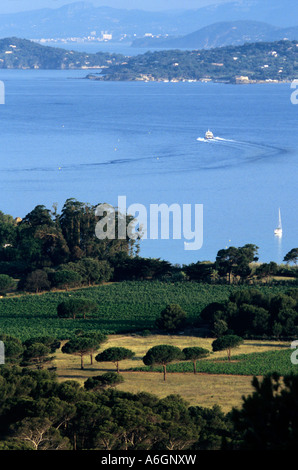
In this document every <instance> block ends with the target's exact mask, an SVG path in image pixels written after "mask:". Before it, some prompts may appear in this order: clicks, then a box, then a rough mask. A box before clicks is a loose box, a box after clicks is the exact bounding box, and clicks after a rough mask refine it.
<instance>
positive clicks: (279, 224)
mask: <svg viewBox="0 0 298 470" xmlns="http://www.w3.org/2000/svg"><path fill="white" fill-rule="evenodd" d="M274 233H275V235H277V236H279V237H281V236H282V225H281V215H280V209H279V210H278V226H277V228H276V229H275V230H274Z"/></svg>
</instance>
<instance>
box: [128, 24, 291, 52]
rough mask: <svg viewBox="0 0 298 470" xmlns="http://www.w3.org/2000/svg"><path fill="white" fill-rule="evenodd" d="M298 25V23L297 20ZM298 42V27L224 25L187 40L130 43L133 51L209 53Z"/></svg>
mask: <svg viewBox="0 0 298 470" xmlns="http://www.w3.org/2000/svg"><path fill="white" fill-rule="evenodd" d="M297 21H298V20H297ZM282 39H289V40H294V39H298V26H296V27H290V28H279V27H277V26H272V25H270V24H267V23H263V22H260V21H223V22H219V23H214V24H212V25H210V26H205V27H204V28H201V29H199V30H198V31H195V32H193V33H191V34H187V35H186V36H182V37H177V38H172V37H167V38H158V37H145V38H138V39H136V40H134V41H133V43H132V45H133V46H134V47H148V48H152V47H157V48H167V49H180V48H181V49H211V48H213V47H222V46H228V45H241V44H244V43H246V42H258V41H268V42H272V41H279V40H282Z"/></svg>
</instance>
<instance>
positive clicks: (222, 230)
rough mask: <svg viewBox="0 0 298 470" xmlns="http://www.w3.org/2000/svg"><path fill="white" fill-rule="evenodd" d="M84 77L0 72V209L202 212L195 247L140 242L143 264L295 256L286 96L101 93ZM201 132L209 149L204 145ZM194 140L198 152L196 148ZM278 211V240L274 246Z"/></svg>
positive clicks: (294, 112)
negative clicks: (234, 249)
mask: <svg viewBox="0 0 298 470" xmlns="http://www.w3.org/2000/svg"><path fill="white" fill-rule="evenodd" d="M85 75H86V71H17V70H14V71H9V70H6V71H2V72H1V74H0V79H1V80H3V81H4V83H5V86H6V104H5V105H4V106H0V120H1V126H0V132H1V162H2V165H1V172H0V181H1V206H0V210H2V211H3V212H5V213H10V214H12V215H13V216H20V217H23V216H24V215H26V214H27V213H28V212H29V211H31V210H32V209H33V208H34V207H35V206H36V205H37V204H44V205H45V206H47V207H48V208H51V206H52V204H53V203H54V202H57V203H58V209H59V210H61V208H62V206H63V204H64V202H65V200H66V199H67V198H70V197H74V198H76V199H78V200H80V201H83V202H89V203H92V204H98V203H100V202H108V203H110V204H113V205H117V198H118V195H126V196H127V203H128V205H130V204H132V203H141V204H143V205H145V206H146V207H147V208H148V209H149V205H150V204H153V203H158V204H161V203H167V204H172V203H179V204H183V203H184V204H193V205H194V204H203V205H204V244H203V247H202V248H201V249H200V250H198V251H185V250H184V245H183V240H175V241H173V240H172V241H171V240H170V241H168V240H154V241H153V240H147V241H144V242H142V246H141V254H142V255H143V256H151V257H160V258H163V259H168V260H170V261H171V262H174V263H179V264H182V263H190V262H195V261H197V260H214V259H215V256H216V253H217V251H218V250H219V249H221V248H225V247H226V246H230V245H233V246H242V245H243V244H245V243H254V244H256V245H258V246H259V248H260V249H259V255H260V260H261V261H270V260H273V261H276V262H281V261H282V259H283V256H284V255H285V253H287V252H288V251H289V250H290V249H291V248H293V247H296V246H297V227H298V224H297V158H298V133H297V117H298V106H294V105H293V104H291V101H290V95H291V91H292V90H291V89H290V85H289V84H281V85H273V84H272V85H251V86H233V85H219V84H200V83H108V82H107V83H101V82H94V81H88V80H83V79H81V78H83V77H84V76H85ZM208 128H210V129H211V130H212V131H213V132H214V135H215V136H216V137H219V139H217V140H216V141H214V142H205V141H204V139H203V137H204V134H205V132H206V130H207V129H208ZM197 139H199V140H197ZM279 207H280V208H281V214H282V222H283V230H284V233H283V237H282V240H278V239H276V238H275V237H274V235H273V230H274V228H275V226H276V225H277V221H278V220H277V219H278V208H279Z"/></svg>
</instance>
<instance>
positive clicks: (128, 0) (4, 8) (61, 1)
mask: <svg viewBox="0 0 298 470" xmlns="http://www.w3.org/2000/svg"><path fill="white" fill-rule="evenodd" d="M76 1H79V0H6V1H3V0H1V2H0V13H15V12H18V11H25V10H37V9H40V8H59V7H61V6H63V5H66V4H68V3H75V2H76ZM89 1H90V3H92V4H93V5H94V6H110V7H114V8H126V9H132V8H137V9H140V10H148V11H159V10H171V9H176V8H180V9H182V8H183V9H194V8H200V7H202V6H205V5H208V4H214V3H224V2H227V1H231V0H89Z"/></svg>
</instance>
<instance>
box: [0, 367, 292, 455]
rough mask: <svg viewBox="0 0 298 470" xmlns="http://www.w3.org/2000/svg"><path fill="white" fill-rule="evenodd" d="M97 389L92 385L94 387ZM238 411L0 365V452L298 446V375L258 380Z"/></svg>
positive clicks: (268, 448)
mask: <svg viewBox="0 0 298 470" xmlns="http://www.w3.org/2000/svg"><path fill="white" fill-rule="evenodd" d="M93 385H94V384H93ZM253 385H254V392H253V393H252V394H251V395H250V396H248V397H244V399H243V405H242V407H241V408H239V409H233V410H232V412H230V413H228V414H224V413H223V412H222V411H221V409H220V407H218V406H214V407H213V408H203V407H200V406H188V404H187V403H186V402H185V401H184V400H183V399H182V398H181V397H180V396H179V395H169V396H167V397H166V398H163V399H158V398H157V397H156V396H154V395H152V394H148V393H138V394H131V393H126V392H120V391H117V390H114V389H113V387H112V388H108V389H101V390H98V389H97V390H94V388H91V389H89V385H87V381H86V387H81V386H80V385H79V383H78V382H76V381H70V380H68V381H65V382H63V383H59V382H58V381H57V378H56V376H55V373H54V372H50V371H48V370H45V371H37V370H31V369H28V368H21V367H18V366H13V367H9V366H1V367H0V416H1V420H0V449H1V450H109V451H110V450H156V451H158V450H162V451H164V450H168V451H172V450H192V451H196V450H214V449H217V450H225V449H230V450H238V449H250V450H270V449H271V450H286V449H294V448H295V447H296V445H297V432H298V401H297V393H296V390H297V385H298V376H297V375H295V376H287V377H284V378H283V379H281V378H280V377H279V376H277V375H276V374H273V375H271V376H267V377H265V378H264V379H263V381H262V382H259V381H258V380H257V379H254V380H253Z"/></svg>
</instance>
